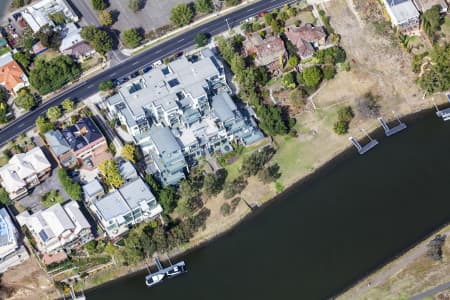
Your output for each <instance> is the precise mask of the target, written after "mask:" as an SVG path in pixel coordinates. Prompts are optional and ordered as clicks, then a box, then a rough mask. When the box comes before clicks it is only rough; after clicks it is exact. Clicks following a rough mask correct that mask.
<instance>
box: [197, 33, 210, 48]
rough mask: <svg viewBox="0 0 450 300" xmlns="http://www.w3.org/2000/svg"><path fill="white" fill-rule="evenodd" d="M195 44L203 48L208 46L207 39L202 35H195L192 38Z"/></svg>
mask: <svg viewBox="0 0 450 300" xmlns="http://www.w3.org/2000/svg"><path fill="white" fill-rule="evenodd" d="M194 41H195V44H196V45H197V47H203V46H205V45H207V44H208V37H207V36H206V34H204V33H201V32H199V33H197V34H196V35H195V37H194Z"/></svg>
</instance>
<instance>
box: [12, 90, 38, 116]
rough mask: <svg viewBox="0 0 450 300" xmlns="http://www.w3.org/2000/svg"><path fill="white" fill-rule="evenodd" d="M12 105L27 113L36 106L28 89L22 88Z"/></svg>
mask: <svg viewBox="0 0 450 300" xmlns="http://www.w3.org/2000/svg"><path fill="white" fill-rule="evenodd" d="M14 104H16V106H17V107H19V108H22V109H24V110H26V111H28V110H30V109H32V108H33V107H35V106H36V100H34V97H33V95H32V94H31V92H30V90H29V89H27V88H23V89H21V90H20V91H19V92H18V93H17V96H16V99H14Z"/></svg>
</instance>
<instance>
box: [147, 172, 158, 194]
mask: <svg viewBox="0 0 450 300" xmlns="http://www.w3.org/2000/svg"><path fill="white" fill-rule="evenodd" d="M145 181H146V182H147V183H148V185H149V186H150V188H151V189H152V192H153V193H156V194H157V195H158V194H159V191H160V190H161V185H160V184H159V182H158V181H156V180H155V178H154V177H153V175H152V174H145ZM158 197H159V196H158Z"/></svg>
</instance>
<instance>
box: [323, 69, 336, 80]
mask: <svg viewBox="0 0 450 300" xmlns="http://www.w3.org/2000/svg"><path fill="white" fill-rule="evenodd" d="M322 73H323V78H325V79H326V80H330V79H333V78H334V75H336V69H335V68H334V66H333V65H323V66H322Z"/></svg>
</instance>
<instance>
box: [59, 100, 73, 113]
mask: <svg viewBox="0 0 450 300" xmlns="http://www.w3.org/2000/svg"><path fill="white" fill-rule="evenodd" d="M61 106H62V107H63V108H64V110H65V111H66V112H71V111H73V109H74V103H73V100H72V99H69V98H67V99H64V100H63V102H61Z"/></svg>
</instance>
